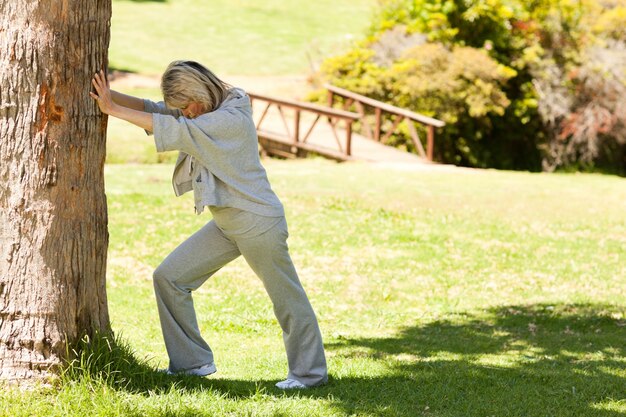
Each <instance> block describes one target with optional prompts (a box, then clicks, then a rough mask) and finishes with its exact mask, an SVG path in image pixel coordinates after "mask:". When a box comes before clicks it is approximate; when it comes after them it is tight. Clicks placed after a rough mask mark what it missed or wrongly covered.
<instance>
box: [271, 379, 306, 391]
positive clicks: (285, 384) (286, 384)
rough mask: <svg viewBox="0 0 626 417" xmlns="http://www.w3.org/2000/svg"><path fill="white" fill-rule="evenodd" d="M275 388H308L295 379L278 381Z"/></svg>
mask: <svg viewBox="0 0 626 417" xmlns="http://www.w3.org/2000/svg"><path fill="white" fill-rule="evenodd" d="M276 387H277V388H280V389H305V388H308V387H307V386H306V385H304V384H303V383H302V382H298V381H296V380H295V379H285V380H284V381H280V382H278V383H277V384H276Z"/></svg>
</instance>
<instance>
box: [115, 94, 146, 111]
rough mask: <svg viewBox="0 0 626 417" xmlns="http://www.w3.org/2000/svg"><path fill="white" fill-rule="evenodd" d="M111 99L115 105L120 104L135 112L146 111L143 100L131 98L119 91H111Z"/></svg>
mask: <svg viewBox="0 0 626 417" xmlns="http://www.w3.org/2000/svg"><path fill="white" fill-rule="evenodd" d="M111 98H112V99H113V102H114V103H115V104H119V105H120V106H124V107H128V108H129V109H133V110H139V111H143V110H144V107H143V100H142V99H140V98H138V97H134V96H129V95H126V94H122V93H120V92H118V91H115V90H111Z"/></svg>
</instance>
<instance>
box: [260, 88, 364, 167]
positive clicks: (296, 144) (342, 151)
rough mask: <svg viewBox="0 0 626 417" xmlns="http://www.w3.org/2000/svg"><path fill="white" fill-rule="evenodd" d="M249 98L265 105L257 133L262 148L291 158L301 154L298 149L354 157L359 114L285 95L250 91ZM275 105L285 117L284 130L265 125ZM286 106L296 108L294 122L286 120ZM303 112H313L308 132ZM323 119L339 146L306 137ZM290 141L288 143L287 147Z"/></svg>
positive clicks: (343, 158) (282, 117)
mask: <svg viewBox="0 0 626 417" xmlns="http://www.w3.org/2000/svg"><path fill="white" fill-rule="evenodd" d="M248 96H249V97H250V101H251V102H252V103H254V102H256V101H260V102H264V103H265V108H264V110H263V112H262V114H261V117H260V118H259V119H258V121H257V122H256V127H257V132H258V136H259V142H260V144H261V147H262V148H264V149H265V150H266V151H267V152H268V153H273V154H276V155H279V156H283V157H287V158H291V157H294V156H295V155H297V154H298V151H304V152H315V153H318V154H321V155H324V156H327V157H330V158H333V159H336V160H341V161H345V160H348V159H351V155H352V123H354V122H355V121H356V120H358V119H359V118H360V115H359V114H357V113H353V112H349V111H345V110H339V109H333V108H328V107H324V106H319V105H315V104H311V103H304V102H299V101H292V100H285V99H282V98H276V97H270V96H266V95H262V94H255V93H248ZM272 106H273V107H275V108H276V109H277V110H278V114H279V115H280V118H281V119H282V124H283V128H284V131H283V132H273V131H271V130H269V129H267V128H264V127H263V126H262V124H263V121H264V120H265V118H266V116H267V114H268V111H269V110H270V108H271V107H272ZM285 109H290V110H292V111H293V113H292V114H293V121H292V122H291V128H290V123H289V122H288V121H287V117H286V114H285ZM303 113H307V114H309V113H310V114H313V115H314V116H315V119H314V120H313V122H312V123H311V125H310V126H309V127H308V129H307V130H306V132H304V129H303V126H302V124H303V122H302V117H301V115H302V114H303ZM321 118H324V119H326V120H327V121H328V123H329V125H330V127H331V131H332V133H333V135H334V137H335V142H336V145H337V149H334V148H330V147H326V146H320V145H315V144H311V143H308V142H307V140H308V139H309V138H310V137H311V132H313V129H314V128H315V126H316V125H317V122H318V121H319V120H320V119H321ZM340 122H344V123H345V136H344V139H345V144H342V143H341V142H342V141H341V139H340V137H339V134H338V133H337V129H336V127H337V125H338V124H339V123H340ZM303 132H304V134H303ZM285 144H288V145H289V146H285Z"/></svg>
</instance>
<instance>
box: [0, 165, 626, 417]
mask: <svg viewBox="0 0 626 417" xmlns="http://www.w3.org/2000/svg"><path fill="white" fill-rule="evenodd" d="M264 163H265V165H266V167H267V170H268V173H269V176H270V179H271V182H272V184H273V187H274V189H275V190H276V192H277V193H278V195H279V196H280V197H281V199H282V200H283V202H284V203H285V206H286V210H287V216H288V222H289V226H290V239H289V244H290V250H291V253H292V256H293V259H294V262H295V264H296V266H297V268H298V270H299V273H300V278H301V280H302V282H303V284H304V286H305V288H306V290H307V292H308V294H309V297H310V299H311V302H312V304H313V306H314V307H315V309H316V311H317V313H318V316H319V320H320V325H321V328H322V332H323V335H324V339H325V344H326V347H327V355H328V360H329V365H330V375H331V381H330V383H329V384H328V385H327V386H325V387H322V388H318V389H314V390H310V391H305V392H291V393H283V392H280V391H278V390H276V389H275V388H274V387H273V384H274V383H275V382H276V381H277V380H279V379H281V378H283V377H284V376H285V375H286V359H285V354H284V349H283V346H282V339H281V333H280V328H279V326H278V324H277V323H276V321H275V319H274V317H273V313H272V307H271V304H270V302H269V299H268V297H267V295H266V294H265V292H264V290H263V287H262V285H261V284H260V282H259V280H258V279H257V278H256V277H255V276H254V274H253V273H252V272H251V271H250V270H249V268H248V267H247V265H246V264H245V262H243V261H242V260H240V259H239V260H237V261H235V262H233V263H232V264H230V265H228V266H227V267H225V268H224V269H223V270H221V271H219V273H218V274H217V275H216V276H214V277H213V278H211V279H210V280H209V281H208V282H207V283H206V284H205V285H204V286H203V287H202V288H201V289H200V290H199V291H197V292H196V293H195V295H194V300H195V304H196V308H197V311H198V318H199V322H200V327H201V330H202V332H203V335H204V336H205V337H206V338H207V340H208V341H209V342H210V343H211V346H212V347H213V349H214V351H215V355H216V361H217V367H218V370H219V371H218V373H217V374H216V375H215V376H212V377H210V378H206V379H198V378H190V377H187V378H183V377H168V376H164V375H162V374H157V373H156V372H155V369H156V368H158V367H163V366H165V365H166V363H167V362H166V361H167V358H166V355H165V348H164V346H163V342H162V337H161V334H160V327H159V323H158V318H157V312H156V304H155V301H154V295H153V290H152V282H151V274H152V271H153V270H154V268H155V267H156V266H157V265H158V264H159V262H160V261H161V260H162V259H163V257H164V256H166V255H167V254H168V253H169V252H170V251H171V250H172V249H173V248H174V247H176V245H177V244H178V243H180V242H181V241H182V240H184V239H185V238H186V237H187V236H188V235H189V234H191V233H193V231H195V230H197V229H198V228H199V227H201V226H202V225H203V224H204V223H205V222H206V221H208V220H209V219H210V217H209V216H208V215H202V216H195V215H194V214H193V203H192V201H191V198H189V196H184V197H181V198H176V197H174V196H173V193H172V190H171V183H170V174H171V168H172V167H171V166H168V165H122V164H120V165H109V166H107V167H106V179H107V196H108V202H109V222H110V253H109V265H108V295H109V309H110V314H111V318H112V322H113V329H114V331H115V332H116V334H117V335H118V336H120V337H121V342H120V343H119V345H121V346H120V347H119V348H118V347H116V346H117V345H115V344H113V345H112V346H113V350H114V351H113V353H107V349H108V348H107V346H108V345H107V344H103V343H100V342H99V343H96V342H94V343H92V344H91V345H90V348H88V349H87V356H86V357H87V358H89V357H90V356H89V355H90V353H89V352H90V350H89V349H91V350H92V351H95V352H96V353H97V352H100V353H102V352H103V350H104V352H105V354H104V355H100V356H102V357H104V359H105V360H104V362H103V363H102V362H98V363H95V364H93V363H92V365H91V366H85V365H80V364H81V362H80V361H79V362H77V363H75V365H74V368H73V370H72V371H71V372H69V373H68V375H67V376H66V378H65V380H64V381H63V383H61V384H57V385H56V386H55V387H53V388H50V389H44V390H42V391H35V392H31V393H28V394H20V395H17V394H15V393H12V392H10V391H5V392H4V393H2V394H0V414H2V415H7V416H8V415H11V416H22V415H23V416H27V415H46V416H61V415H90V416H91V415H124V416H126V415H131V416H161V415H172V416H212V415H233V416H235V415H236V416H302V415H306V416H350V415H356V416H422V415H423V416H492V415H495V416H585V417H586V416H620V415H623V414H624V413H626V394H625V390H624V387H625V386H626V348H625V345H624V340H626V303H625V301H624V294H626V183H625V182H624V181H625V180H624V179H621V178H617V177H611V176H601V175H580V174H575V175H548V174H529V173H521V172H517V173H516V172H497V171H469V172H468V171H458V172H421V171H411V170H403V169H393V168H383V167H379V166H375V165H367V164H335V163H332V162H327V161H323V160H306V161H295V162H286V161H276V160H265V161H264ZM115 349H117V350H115ZM84 357H85V356H84ZM91 357H94V355H92V356H91ZM95 357H98V355H95ZM85 362H87V363H89V361H84V360H83V362H82V363H85ZM107 363H112V365H110V366H109V365H107ZM103 370H104V371H103Z"/></svg>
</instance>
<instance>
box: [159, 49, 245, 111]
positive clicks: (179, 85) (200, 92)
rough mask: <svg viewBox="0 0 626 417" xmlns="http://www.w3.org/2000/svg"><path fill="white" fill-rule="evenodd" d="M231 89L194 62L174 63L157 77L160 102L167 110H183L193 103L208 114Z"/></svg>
mask: <svg viewBox="0 0 626 417" xmlns="http://www.w3.org/2000/svg"><path fill="white" fill-rule="evenodd" d="M231 88H233V87H232V86H231V85H230V84H227V83H225V82H224V81H222V80H220V79H219V78H217V76H216V75H215V74H213V72H211V70H209V69H208V68H206V67H205V66H203V65H201V64H199V63H197V62H195V61H174V62H172V63H171V64H169V65H168V67H167V69H166V70H165V72H164V73H163V76H162V77H161V92H162V93H163V100H164V101H165V104H166V105H167V107H169V108H174V109H184V108H185V107H187V105H189V103H191V102H194V101H195V102H199V103H201V104H203V105H204V106H205V110H206V111H207V112H211V111H213V110H215V109H217V108H218V107H219V106H220V105H221V104H222V102H223V101H224V99H226V97H227V96H228V94H229V92H230V90H231Z"/></svg>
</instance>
